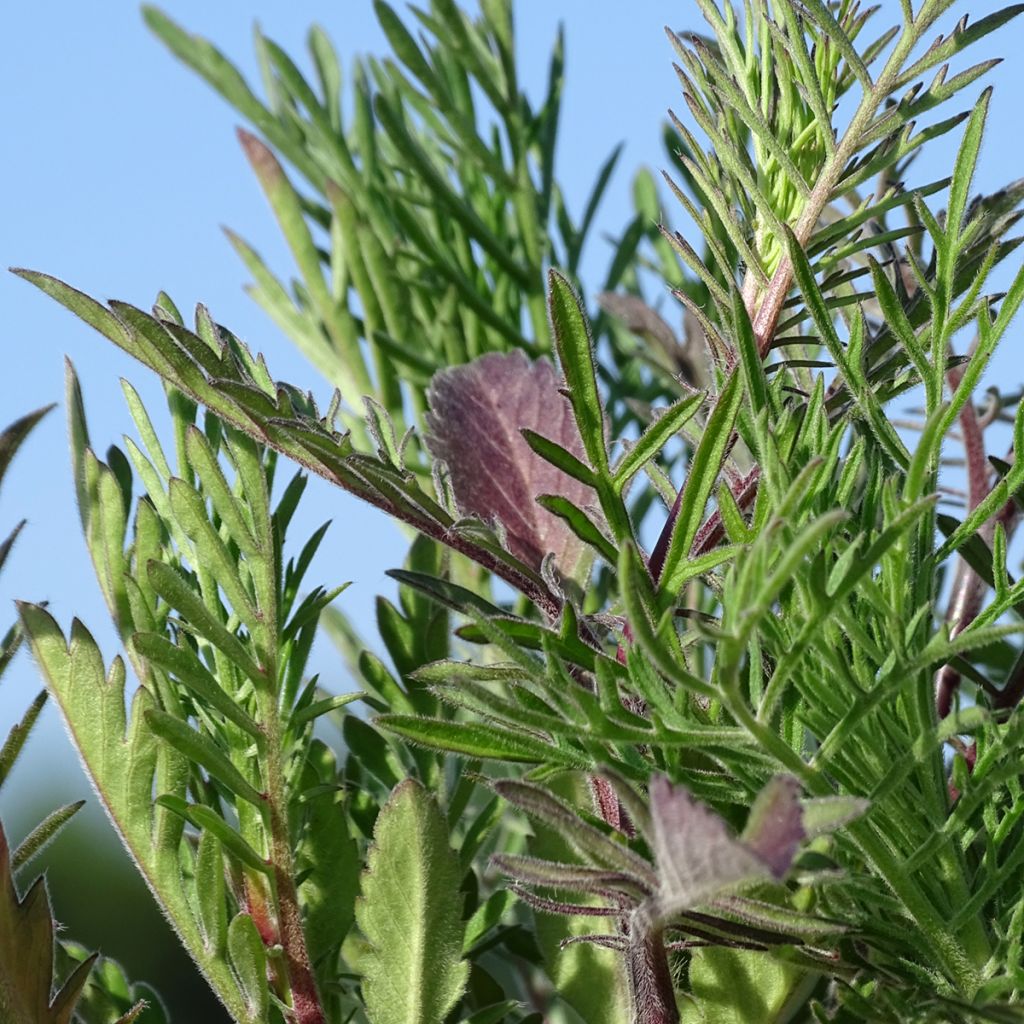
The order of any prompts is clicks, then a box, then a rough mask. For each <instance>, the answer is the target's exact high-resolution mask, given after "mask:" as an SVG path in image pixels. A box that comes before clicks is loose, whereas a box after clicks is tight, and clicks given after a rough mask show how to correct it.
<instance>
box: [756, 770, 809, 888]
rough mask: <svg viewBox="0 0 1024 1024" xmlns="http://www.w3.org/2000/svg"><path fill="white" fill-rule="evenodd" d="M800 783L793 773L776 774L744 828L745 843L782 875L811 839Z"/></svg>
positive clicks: (760, 795)
mask: <svg viewBox="0 0 1024 1024" xmlns="http://www.w3.org/2000/svg"><path fill="white" fill-rule="evenodd" d="M799 798H800V783H799V782H797V780H796V779H794V778H793V776H792V775H776V776H775V778H774V779H772V780H771V782H769V783H768V785H767V786H765V787H764V789H762V790H761V792H760V793H758V794H757V799H756V800H755V801H754V806H753V807H752V808H751V809H750V817H749V818H748V819H747V827H746V828H745V829H744V830H743V844H744V845H745V846H746V847H747V849H748V850H750V851H751V852H753V853H755V854H757V856H758V857H760V858H761V860H763V861H764V862H765V864H767V865H768V867H769V869H770V870H771V873H772V874H773V875H774V876H775V877H776V878H782V876H783V875H785V873H786V872H787V871H788V870H789V866H790V865H791V864H792V863H793V858H794V857H795V856H796V851H797V850H798V849H799V848H800V844H801V843H802V842H803V841H804V840H805V839H806V838H807V833H806V832H805V831H804V825H803V808H802V807H801V806H800V799H799Z"/></svg>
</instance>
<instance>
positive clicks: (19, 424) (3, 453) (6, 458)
mask: <svg viewBox="0 0 1024 1024" xmlns="http://www.w3.org/2000/svg"><path fill="white" fill-rule="evenodd" d="M53 408H55V406H53V405H44V406H43V407H42V408H41V409H36V411H35V412H30V413H29V414H28V415H27V416H22V417H21V418H20V419H18V420H15V421H14V422H13V423H12V424H11V425H10V426H9V427H7V428H6V429H5V430H4V431H3V432H2V433H0V483H2V482H3V479H4V475H5V474H6V473H7V468H8V466H10V464H11V460H12V459H13V458H14V455H15V453H16V452H17V450H18V449H19V448H20V447H21V445H22V442H24V440H25V438H26V437H28V435H29V434H30V433H31V432H32V428H33V427H34V426H35V425H36V424H37V423H38V422H39V421H40V420H41V419H42V418H43V417H44V416H45V415H46V414H47V413H48V412H49V411H50V410H51V409H53Z"/></svg>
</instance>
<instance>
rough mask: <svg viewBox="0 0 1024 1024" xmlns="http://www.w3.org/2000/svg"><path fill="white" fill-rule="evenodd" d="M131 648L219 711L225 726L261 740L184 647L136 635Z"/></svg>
mask: <svg viewBox="0 0 1024 1024" xmlns="http://www.w3.org/2000/svg"><path fill="white" fill-rule="evenodd" d="M132 647H133V648H134V649H135V651H136V652H137V653H138V654H139V655H140V656H141V657H143V658H145V659H146V660H147V661H151V662H153V663H154V664H155V665H157V666H158V667H159V668H162V669H163V670H164V671H165V672H170V673H172V674H173V675H174V676H175V677H176V678H177V679H178V680H179V681H180V682H181V683H182V685H184V686H186V687H187V688H188V689H189V690H190V691H191V692H192V693H193V694H194V695H195V696H196V697H198V698H199V699H200V700H201V701H202V702H203V703H205V704H206V705H207V706H208V707H210V708H213V709H214V710H216V711H219V712H220V713H221V714H222V715H223V716H224V717H225V718H226V719H227V720H228V721H229V722H234V724H235V725H237V726H238V727H239V729H241V730H243V732H246V733H248V734H249V735H250V736H253V737H258V736H261V735H262V733H261V732H260V728H259V726H258V725H257V724H256V723H255V722H254V721H253V719H252V718H251V717H250V716H249V715H248V714H247V713H246V712H245V710H244V709H243V707H242V706H241V704H239V703H238V701H237V699H236V698H235V696H234V695H233V694H230V693H228V692H227V691H225V690H224V689H223V688H222V687H221V685H220V684H219V683H218V682H217V680H216V679H215V678H214V677H213V675H212V674H211V673H210V672H209V671H207V669H206V666H205V665H203V663H202V662H201V661H200V660H199V658H198V657H197V656H196V655H195V654H194V653H193V652H192V651H191V650H189V649H188V648H187V647H178V646H176V645H175V644H172V643H171V641H170V640H168V639H167V638H166V637H165V636H161V635H160V634H158V633H136V634H135V635H134V636H133V637H132Z"/></svg>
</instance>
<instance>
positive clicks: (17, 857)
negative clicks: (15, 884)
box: [11, 800, 85, 871]
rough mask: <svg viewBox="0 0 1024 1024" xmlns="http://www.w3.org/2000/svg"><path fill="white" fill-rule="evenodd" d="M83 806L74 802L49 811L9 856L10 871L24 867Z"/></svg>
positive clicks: (82, 803) (77, 801) (80, 802)
mask: <svg viewBox="0 0 1024 1024" xmlns="http://www.w3.org/2000/svg"><path fill="white" fill-rule="evenodd" d="M84 806H85V801H84V800H76V801H75V802H74V803H73V804H65V805H64V806H63V807H59V808H58V809H57V810H55V811H51V812H50V813H49V814H48V815H47V816H46V817H45V818H44V819H43V820H42V821H41V822H40V823H39V824H38V825H36V827H35V828H34V829H32V831H31V832H30V833H29V834H28V835H27V836H26V837H25V838H24V839H23V840H22V841H21V843H20V844H19V845H18V848H17V849H16V850H15V851H14V853H13V854H11V867H12V869H13V870H15V871H17V870H18V869H19V868H22V867H24V866H25V865H26V864H27V863H28V862H29V861H30V860H31V859H32V858H33V857H34V856H35V855H36V854H37V853H39V852H40V851H41V850H42V849H43V847H44V846H46V844H47V843H49V842H50V840H51V839H53V838H54V836H56V835H57V833H58V832H60V831H61V829H63V828H64V826H65V825H66V824H67V823H68V822H69V821H70V820H71V819H72V818H73V817H74V816H75V815H76V814H77V813H78V812H79V811H80V810H81V809H82V808H83V807H84Z"/></svg>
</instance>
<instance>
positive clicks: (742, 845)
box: [650, 776, 805, 919]
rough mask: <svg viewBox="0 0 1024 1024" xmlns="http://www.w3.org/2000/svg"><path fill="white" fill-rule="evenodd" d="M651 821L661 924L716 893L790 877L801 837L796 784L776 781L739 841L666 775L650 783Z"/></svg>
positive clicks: (758, 802) (759, 800)
mask: <svg viewBox="0 0 1024 1024" xmlns="http://www.w3.org/2000/svg"><path fill="white" fill-rule="evenodd" d="M650 794H651V822H652V827H653V832H654V835H653V841H654V842H653V845H654V859H655V863H656V866H657V872H658V894H657V897H656V911H655V913H656V915H657V916H658V917H660V918H662V919H665V918H668V917H672V916H674V915H676V914H678V913H681V912H682V911H684V910H690V909H693V908H694V907H698V906H701V905H703V904H706V903H708V902H709V901H710V900H711V899H713V898H714V897H716V896H718V895H719V894H721V893H723V892H725V891H728V890H731V889H735V888H736V887H738V886H741V885H744V884H746V883H749V882H755V881H758V880H768V879H769V878H772V877H774V878H781V877H782V876H783V875H785V874H786V872H787V871H788V870H789V868H790V866H791V864H792V862H793V857H794V856H795V855H796V851H797V848H798V847H799V844H800V843H801V842H802V840H803V839H804V836H805V833H804V828H803V825H802V821H801V818H802V813H803V812H802V809H801V806H800V803H799V800H798V796H799V786H798V784H797V782H796V780H795V779H789V778H786V777H781V776H780V777H779V778H777V779H773V780H772V781H771V782H770V783H769V784H768V785H767V786H766V787H765V789H764V790H763V791H762V792H761V794H760V795H759V796H758V798H757V800H756V801H755V803H754V808H753V810H752V812H751V819H750V821H749V823H748V826H747V829H746V831H745V832H744V834H743V837H742V838H737V836H736V835H734V834H733V832H732V830H731V829H730V828H729V826H728V825H727V824H726V822H725V820H724V819H723V818H721V817H720V816H719V815H718V814H716V813H715V812H714V811H713V810H711V808H710V807H707V806H705V805H704V804H702V803H700V802H699V801H698V800H696V799H694V797H693V796H692V795H691V794H690V792H689V791H688V790H687V789H686V788H685V787H684V786H673V785H672V783H671V782H669V780H668V779H667V778H665V777H664V776H656V777H655V778H653V779H652V780H651V788H650Z"/></svg>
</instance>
